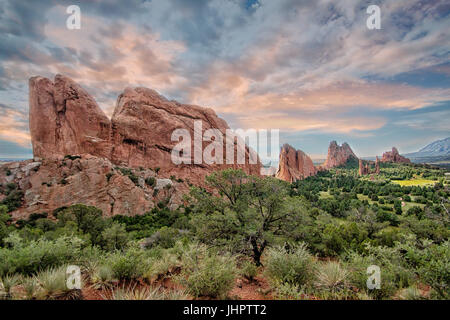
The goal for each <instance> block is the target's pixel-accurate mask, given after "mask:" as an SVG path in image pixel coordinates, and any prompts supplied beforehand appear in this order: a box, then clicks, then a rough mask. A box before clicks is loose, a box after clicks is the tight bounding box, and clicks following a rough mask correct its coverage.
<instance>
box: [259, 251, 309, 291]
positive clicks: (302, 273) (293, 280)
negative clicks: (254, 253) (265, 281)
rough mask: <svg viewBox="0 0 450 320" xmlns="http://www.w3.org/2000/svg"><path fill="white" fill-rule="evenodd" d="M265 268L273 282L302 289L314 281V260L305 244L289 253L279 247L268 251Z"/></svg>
mask: <svg viewBox="0 0 450 320" xmlns="http://www.w3.org/2000/svg"><path fill="white" fill-rule="evenodd" d="M265 267H266V268H265V273H266V275H267V276H268V277H269V279H270V280H271V281H272V282H279V283H289V284H292V285H298V286H299V287H302V286H304V285H306V284H307V283H309V282H310V280H311V279H312V276H313V267H314V259H313V256H312V255H311V254H310V253H309V252H308V250H307V248H306V245H305V244H304V243H301V244H299V245H297V246H295V247H293V248H292V249H291V250H290V251H289V252H286V250H285V249H284V248H283V247H281V246H279V247H275V248H271V249H269V250H268V252H267V255H266V264H265Z"/></svg>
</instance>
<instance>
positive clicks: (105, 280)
mask: <svg viewBox="0 0 450 320" xmlns="http://www.w3.org/2000/svg"><path fill="white" fill-rule="evenodd" d="M91 281H92V283H93V285H94V288H96V289H105V288H110V287H112V286H113V285H114V284H115V283H117V280H116V279H114V272H113V270H112V268H111V267H110V266H107V265H100V266H97V267H96V269H95V270H94V271H93V274H92V276H91Z"/></svg>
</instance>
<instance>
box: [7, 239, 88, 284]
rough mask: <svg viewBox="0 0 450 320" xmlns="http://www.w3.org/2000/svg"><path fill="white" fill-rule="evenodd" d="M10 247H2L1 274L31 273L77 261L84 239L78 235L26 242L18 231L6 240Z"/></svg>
mask: <svg viewBox="0 0 450 320" xmlns="http://www.w3.org/2000/svg"><path fill="white" fill-rule="evenodd" d="M4 241H5V243H6V244H7V245H8V246H9V248H1V249H0V276H1V275H5V274H9V273H22V274H25V275H30V274H33V273H35V272H38V271H40V270H44V269H47V268H49V267H54V266H60V265H62V264H64V263H68V262H73V261H76V260H77V259H78V258H79V256H80V252H81V246H82V245H83V241H82V240H81V239H79V238H76V237H66V236H64V237H61V238H58V239H56V240H45V239H43V238H41V239H39V240H32V241H29V242H25V241H24V240H23V239H22V238H21V237H19V236H18V235H17V233H12V234H10V235H9V236H8V237H7V238H6V239H5V240H4Z"/></svg>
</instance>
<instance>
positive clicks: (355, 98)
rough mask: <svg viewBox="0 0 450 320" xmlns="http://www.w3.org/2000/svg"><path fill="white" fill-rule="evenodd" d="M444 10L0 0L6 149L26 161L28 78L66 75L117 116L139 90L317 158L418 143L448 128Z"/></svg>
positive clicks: (425, 4) (2, 154)
mask: <svg viewBox="0 0 450 320" xmlns="http://www.w3.org/2000/svg"><path fill="white" fill-rule="evenodd" d="M373 4H375V5H378V6H379V7H380V12H381V29H379V30H377V29H373V30H370V29H368V28H367V26H366V20H367V19H368V18H369V14H368V13H367V12H366V9H367V7H368V6H369V5H373ZM69 5H78V6H79V7H80V9H81V28H80V29H79V30H76V29H75V30H70V29H68V28H67V27H66V20H67V18H68V17H69V14H67V13H66V9H67V7H68V6H69ZM449 14H450V2H449V1H446V0H442V1H438V0H429V1H423V0H422V1H419V0H417V1H416V0H391V1H379V0H370V1H357V0H341V1H336V0H334V1H331V0H330V1H326V0H316V1H302V0H297V1H294V0H277V1H272V0H258V1H257V0H212V1H206V0H151V1H145V0H127V1H121V0H106V1H99V0H89V1H74V0H70V1H65V0H59V1H56V0H41V1H37V0H36V1H31V0H30V1H17V0H0V158H28V157H31V154H32V152H31V142H30V136H29V130H28V79H29V78H30V77H32V76H35V75H41V76H45V77H49V78H52V79H53V77H54V76H55V75H56V74H58V73H59V74H63V75H66V76H68V77H70V78H72V79H73V80H75V81H77V82H78V83H80V84H81V85H82V86H83V87H84V88H85V89H86V90H87V91H88V92H89V93H90V94H91V95H92V96H93V97H94V98H95V99H96V101H97V102H98V104H99V105H100V107H101V108H102V109H103V110H104V111H105V113H106V114H107V115H108V116H111V115H112V112H113V110H114V107H115V103H116V98H117V96H118V95H119V94H120V93H121V92H122V91H123V90H124V88H125V87H135V86H144V87H148V88H152V89H155V90H157V91H158V92H159V93H161V94H162V95H164V96H165V97H167V98H168V99H175V100H178V101H179V102H181V103H189V104H197V105H200V106H205V107H211V108H213V109H214V110H215V111H216V113H217V114H218V115H219V116H220V117H222V118H224V119H225V120H227V122H228V124H229V125H230V127H231V128H235V129H237V128H243V129H249V128H255V129H268V130H270V129H280V143H281V144H283V143H289V144H291V145H292V146H294V147H296V148H299V149H302V150H303V151H305V152H306V153H307V154H309V155H310V156H311V157H312V158H316V159H317V158H323V157H325V155H326V152H327V149H328V145H329V142H330V141H331V140H336V141H337V142H338V143H339V144H341V143H343V142H348V143H349V144H350V146H351V147H352V149H353V150H354V152H355V153H356V155H358V156H361V157H368V156H375V155H381V154H382V153H383V152H384V151H387V150H390V149H391V148H392V146H396V147H397V148H398V149H399V151H400V153H408V152H414V151H417V150H419V149H420V148H422V147H423V146H425V145H426V144H428V143H430V142H432V141H434V140H437V139H442V138H446V137H448V136H450V130H449V128H450V126H449V119H450V59H449V54H450V19H449Z"/></svg>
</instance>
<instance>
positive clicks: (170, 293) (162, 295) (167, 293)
mask: <svg viewBox="0 0 450 320" xmlns="http://www.w3.org/2000/svg"><path fill="white" fill-rule="evenodd" d="M102 297H103V299H105V300H186V299H187V298H188V295H187V294H186V292H185V291H183V290H177V289H175V290H163V289H161V287H139V288H137V287H136V285H134V286H128V287H124V286H123V287H122V288H118V289H116V290H113V289H111V291H110V292H109V293H108V294H107V295H102Z"/></svg>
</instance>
